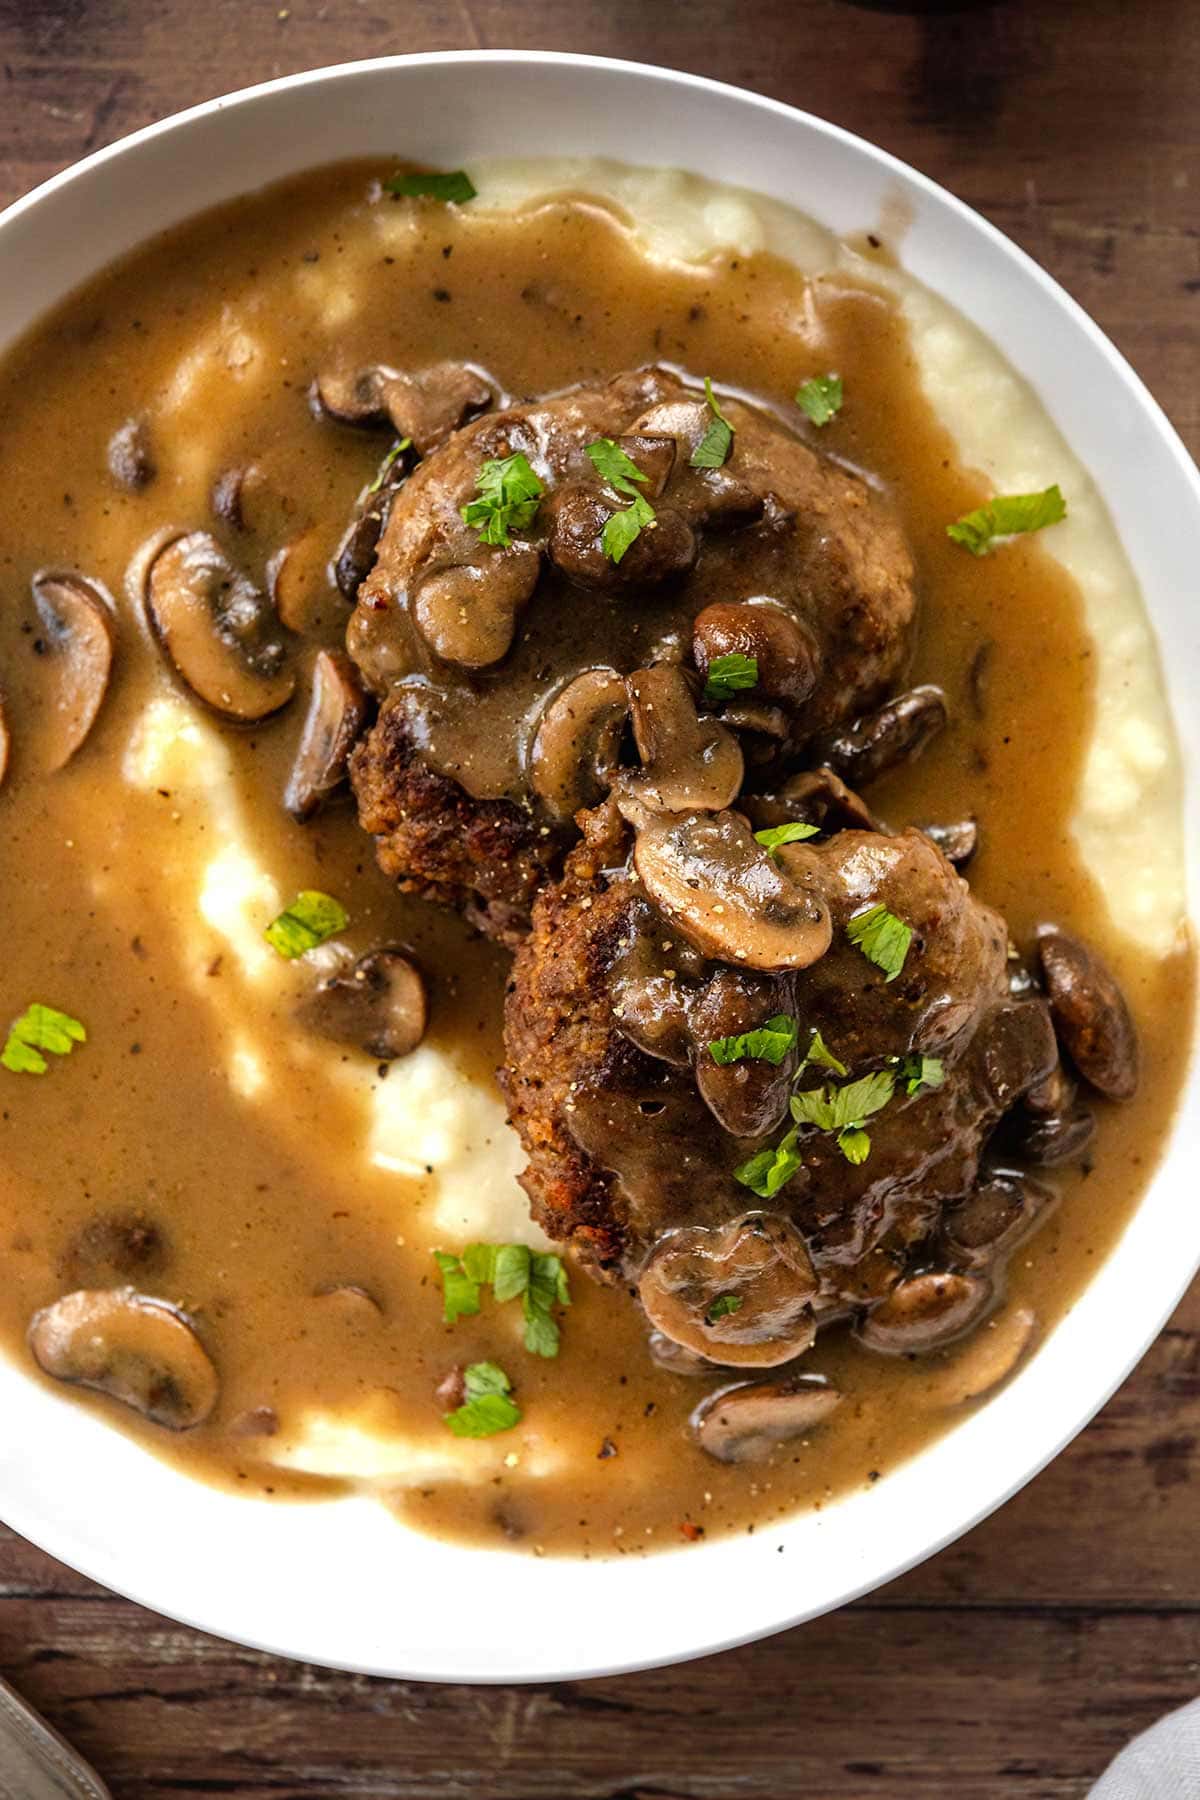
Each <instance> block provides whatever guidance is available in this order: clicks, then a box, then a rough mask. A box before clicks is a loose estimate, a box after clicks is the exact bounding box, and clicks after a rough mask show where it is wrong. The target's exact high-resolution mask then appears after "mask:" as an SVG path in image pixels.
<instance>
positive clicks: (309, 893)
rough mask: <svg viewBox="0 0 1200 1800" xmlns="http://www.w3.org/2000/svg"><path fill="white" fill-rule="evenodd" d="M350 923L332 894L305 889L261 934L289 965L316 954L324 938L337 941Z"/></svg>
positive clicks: (348, 917)
mask: <svg viewBox="0 0 1200 1800" xmlns="http://www.w3.org/2000/svg"><path fill="white" fill-rule="evenodd" d="M349 922H350V915H349V913H348V912H347V911H346V909H345V907H344V906H343V905H342V903H341V901H340V900H335V899H334V898H333V896H332V894H322V893H320V892H318V890H317V889H315V888H306V889H305V890H304V892H303V893H300V894H297V895H296V898H295V899H294V900H293V901H292V904H291V905H290V906H289V907H286V908H285V909H284V911H283V912H281V913H280V915H279V917H278V918H277V919H272V921H271V923H270V924H269V925H268V926H267V928H266V930H265V931H264V932H263V936H264V937H265V938H266V940H267V942H268V944H270V946H271V948H272V949H273V950H277V951H278V952H279V954H280V956H283V957H286V958H287V960H288V961H289V962H291V961H293V960H294V959H295V958H296V957H297V956H304V955H305V954H306V953H307V952H308V951H309V950H315V949H316V947H317V945H318V944H323V943H324V942H325V940H326V939H327V938H331V937H336V935H337V933H338V932H339V931H342V930H343V929H344V928H345V926H346V925H348V924H349Z"/></svg>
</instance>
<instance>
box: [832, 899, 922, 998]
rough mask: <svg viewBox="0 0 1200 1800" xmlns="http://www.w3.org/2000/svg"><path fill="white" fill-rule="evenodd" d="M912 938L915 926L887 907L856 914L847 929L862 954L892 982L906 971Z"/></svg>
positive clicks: (873, 908) (869, 907)
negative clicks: (905, 921)
mask: <svg viewBox="0 0 1200 1800" xmlns="http://www.w3.org/2000/svg"><path fill="white" fill-rule="evenodd" d="M912 935H913V934H912V926H911V925H906V924H905V923H904V920H903V919H898V918H897V917H896V915H895V913H892V912H889V911H888V909H887V907H886V906H868V907H866V908H865V909H864V911H862V912H859V913H855V915H854V917H853V918H852V919H851V920H850V923H849V924H848V925H847V926H846V936H847V937H848V938H849V939H850V942H851V943H852V944H853V945H854V946H855V947H856V948H857V949H859V950H861V951H862V953H863V955H864V956H865V957H866V959H867V961H868V962H873V963H874V964H875V967H876V968H877V969H882V970H883V972H884V974H885V975H886V976H887V978H888V980H889V981H895V979H896V977H897V975H899V973H900V971H901V970H902V969H903V967H904V959H905V957H906V956H907V955H908V947H909V945H910V944H911V943H912Z"/></svg>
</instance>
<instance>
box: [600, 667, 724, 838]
mask: <svg viewBox="0 0 1200 1800" xmlns="http://www.w3.org/2000/svg"><path fill="white" fill-rule="evenodd" d="M626 687H627V689H628V693H629V712H630V716H631V718H632V721H633V736H634V741H635V743H636V744H637V750H638V755H639V757H640V758H641V761H642V769H641V773H640V774H637V775H628V776H626V777H625V778H624V781H623V786H624V788H625V791H626V793H627V794H631V795H633V796H635V797H636V799H637V800H638V802H639V803H640V804H641V805H642V806H644V807H648V808H649V809H650V810H651V811H653V812H665V813H683V812H693V811H695V812H720V811H721V810H722V808H724V807H727V806H729V805H730V804H731V803H732V802H733V800H734V799H735V798H736V797H737V793H738V790H739V789H740V787H741V785H742V779H743V777H744V775H745V772H746V770H745V763H744V761H743V758H742V752H741V747H740V745H739V744H738V741H737V739H736V737H734V735H733V733H732V732H730V731H727V730H726V729H725V727H724V725H722V724H721V723H720V722H719V721H718V720H716V719H712V718H709V717H707V716H705V717H703V718H702V717H701V716H700V715H699V714H698V713H697V711H696V702H695V700H694V699H693V697H692V690H691V688H690V687H689V686H688V681H687V676H686V675H685V674H684V673H683V670H682V669H680V668H678V667H676V666H675V665H674V664H672V663H659V664H657V665H656V666H655V667H654V668H651V669H639V670H638V671H637V673H636V674H634V675H631V676H630V677H629V679H628V681H627V683H626Z"/></svg>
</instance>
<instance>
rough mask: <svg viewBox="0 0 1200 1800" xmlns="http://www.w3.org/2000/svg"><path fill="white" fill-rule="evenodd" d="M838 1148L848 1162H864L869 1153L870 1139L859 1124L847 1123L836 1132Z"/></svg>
mask: <svg viewBox="0 0 1200 1800" xmlns="http://www.w3.org/2000/svg"><path fill="white" fill-rule="evenodd" d="M837 1142H838V1149H839V1150H840V1151H841V1153H842V1155H843V1156H844V1157H845V1159H846V1161H847V1162H848V1163H855V1164H858V1163H865V1162H866V1160H867V1158H868V1156H870V1154H871V1139H870V1136H869V1134H868V1133H867V1132H865V1131H864V1130H863V1129H862V1127H861V1126H859V1125H848V1126H847V1127H846V1130H845V1131H839V1132H838V1141H837Z"/></svg>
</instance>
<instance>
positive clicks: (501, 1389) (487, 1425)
mask: <svg viewBox="0 0 1200 1800" xmlns="http://www.w3.org/2000/svg"><path fill="white" fill-rule="evenodd" d="M463 1387H464V1390H465V1392H466V1399H465V1400H464V1402H463V1404H462V1405H461V1406H459V1407H456V1408H455V1410H454V1411H453V1412H448V1413H443V1414H442V1417H443V1419H444V1420H445V1421H446V1424H447V1425H448V1426H449V1428H450V1430H451V1431H452V1432H453V1433H454V1435H455V1437H465V1438H481V1437H494V1436H495V1434H496V1432H498V1431H511V1429H512V1427H513V1426H514V1425H519V1424H520V1422H521V1409H520V1407H519V1406H518V1405H517V1404H516V1402H515V1401H513V1400H510V1399H509V1395H510V1394H511V1392H512V1382H511V1381H510V1380H509V1379H508V1376H507V1375H506V1374H505V1373H504V1370H503V1369H502V1368H500V1367H499V1365H498V1364H496V1363H493V1362H481V1363H471V1364H470V1365H469V1367H468V1368H467V1369H466V1370H465V1371H464V1374H463Z"/></svg>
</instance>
